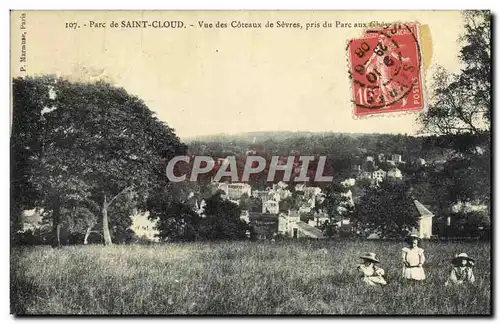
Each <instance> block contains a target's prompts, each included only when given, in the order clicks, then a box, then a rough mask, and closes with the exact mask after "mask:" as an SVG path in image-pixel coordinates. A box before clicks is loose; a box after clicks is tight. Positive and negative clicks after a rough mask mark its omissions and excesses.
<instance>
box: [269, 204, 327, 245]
mask: <svg viewBox="0 0 500 324" xmlns="http://www.w3.org/2000/svg"><path fill="white" fill-rule="evenodd" d="M278 232H279V233H281V234H283V235H286V236H289V237H292V238H301V237H310V238H323V232H322V231H321V230H319V229H317V228H316V227H314V226H311V225H309V224H306V223H304V222H302V221H300V216H299V214H298V213H297V212H296V211H293V210H292V211H290V212H289V213H288V214H284V213H282V214H280V215H279V218H278Z"/></svg>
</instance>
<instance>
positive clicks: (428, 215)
mask: <svg viewBox="0 0 500 324" xmlns="http://www.w3.org/2000/svg"><path fill="white" fill-rule="evenodd" d="M413 203H414V204H415V207H416V208H417V211H418V213H419V214H420V217H419V219H418V228H417V229H415V230H416V231H417V232H418V235H419V236H420V237H421V238H424V239H428V238H431V236H432V219H433V218H434V214H433V213H432V212H431V211H430V210H429V209H427V208H426V207H425V206H424V205H422V203H421V202H419V201H418V200H414V201H413Z"/></svg>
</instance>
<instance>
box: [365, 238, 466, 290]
mask: <svg viewBox="0 0 500 324" xmlns="http://www.w3.org/2000/svg"><path fill="white" fill-rule="evenodd" d="M408 242H409V245H410V246H409V247H404V248H403V251H402V263H403V271H402V275H403V278H405V279H408V280H412V281H423V280H425V278H426V277H425V271H424V264H425V256H424V249H422V248H421V247H419V242H420V238H419V236H418V235H410V237H409V239H408ZM360 258H361V259H362V260H363V264H360V265H359V266H358V271H359V272H361V273H362V280H363V281H364V282H365V283H366V284H367V285H369V286H384V285H386V284H387V281H386V280H385V278H384V275H385V271H384V269H382V268H380V267H379V266H378V264H379V263H380V261H379V260H378V259H377V256H376V255H375V253H366V254H363V255H362V256H360ZM451 263H452V270H451V273H450V276H449V278H448V280H446V282H445V286H448V285H463V284H472V283H474V281H475V278H474V272H473V270H472V268H473V267H474V259H473V258H471V257H469V256H468V255H467V253H460V254H457V255H455V257H454V258H453V259H452V262H451Z"/></svg>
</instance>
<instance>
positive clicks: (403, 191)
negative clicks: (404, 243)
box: [355, 181, 419, 237]
mask: <svg viewBox="0 0 500 324" xmlns="http://www.w3.org/2000/svg"><path fill="white" fill-rule="evenodd" d="M355 214H356V219H355V224H356V228H357V230H358V231H360V232H361V233H365V234H367V235H369V234H371V233H377V234H379V235H382V236H384V237H402V236H405V235H407V234H408V232H409V231H411V229H412V228H413V227H414V226H416V225H417V221H418V217H419V214H418V212H417V209H416V207H415V205H414V203H413V196H412V193H411V190H410V186H409V185H408V184H406V183H400V182H388V181H384V182H382V183H381V184H380V186H378V187H370V188H368V189H367V190H366V192H365V194H364V195H363V196H362V197H361V198H360V200H359V202H358V204H356V211H355Z"/></svg>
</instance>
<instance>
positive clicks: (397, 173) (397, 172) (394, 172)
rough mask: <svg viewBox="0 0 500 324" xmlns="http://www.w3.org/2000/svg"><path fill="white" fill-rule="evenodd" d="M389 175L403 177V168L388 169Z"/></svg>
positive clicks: (393, 177) (394, 177) (395, 177)
mask: <svg viewBox="0 0 500 324" xmlns="http://www.w3.org/2000/svg"><path fill="white" fill-rule="evenodd" d="M387 177H388V178H391V179H397V180H400V179H403V174H402V173H401V170H399V169H398V168H392V169H390V170H389V171H387Z"/></svg>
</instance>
